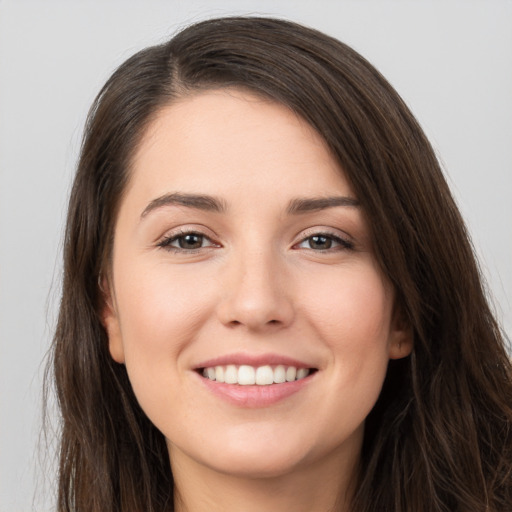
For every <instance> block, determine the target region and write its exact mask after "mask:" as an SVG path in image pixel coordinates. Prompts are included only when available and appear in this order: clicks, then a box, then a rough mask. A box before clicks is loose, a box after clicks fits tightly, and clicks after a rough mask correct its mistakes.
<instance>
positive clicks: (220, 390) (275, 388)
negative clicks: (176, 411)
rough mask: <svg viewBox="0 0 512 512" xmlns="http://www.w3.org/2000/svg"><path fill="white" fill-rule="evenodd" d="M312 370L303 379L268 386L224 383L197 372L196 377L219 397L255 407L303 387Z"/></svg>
mask: <svg viewBox="0 0 512 512" xmlns="http://www.w3.org/2000/svg"><path fill="white" fill-rule="evenodd" d="M316 373H317V372H314V373H312V374H310V375H308V376H307V377H304V378H303V379H299V380H294V381H293V382H283V383H282V384H270V385H268V386H241V385H240V384H226V383H224V382H217V381H215V380H210V379H207V378H205V377H203V376H201V375H199V374H197V376H198V378H199V379H201V382H202V383H203V384H204V385H205V386H206V388H207V389H208V390H209V391H211V392H212V393H213V394H214V395H216V396H218V397H219V398H221V399H223V400H226V401H227V402H229V403H231V404H234V405H237V406H239V407H248V408H257V407H269V406H271V405H274V404H276V403H278V402H280V401H282V400H285V399H286V398H288V397H290V396H292V395H294V394H295V393H298V392H299V391H301V390H302V389H304V388H305V387H306V386H307V385H308V384H309V383H310V382H311V379H312V378H313V377H314V376H315V375H316Z"/></svg>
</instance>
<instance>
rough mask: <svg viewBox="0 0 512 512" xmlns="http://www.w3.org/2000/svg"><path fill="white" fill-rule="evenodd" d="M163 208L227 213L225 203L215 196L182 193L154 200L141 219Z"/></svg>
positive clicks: (166, 195) (165, 195)
mask: <svg viewBox="0 0 512 512" xmlns="http://www.w3.org/2000/svg"><path fill="white" fill-rule="evenodd" d="M163 206H186V207H187V208H195V209H197V210H204V211H206V212H216V213H222V212H225V211H226V205H225V203H224V201H222V200H221V199H218V198H216V197H213V196H207V195H202V194H184V193H182V192H174V193H172V194H164V195H163V196H160V197H157V198H156V199H153V200H152V201H151V202H150V203H149V204H148V205H147V206H146V208H144V211H143V212H142V213H141V215H140V217H141V219H143V218H144V217H146V216H147V215H148V214H149V213H151V212H152V211H153V210H156V209H157V208H162V207H163Z"/></svg>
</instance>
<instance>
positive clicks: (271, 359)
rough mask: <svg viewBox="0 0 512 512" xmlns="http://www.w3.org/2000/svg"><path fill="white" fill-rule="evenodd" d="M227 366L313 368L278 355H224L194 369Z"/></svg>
mask: <svg viewBox="0 0 512 512" xmlns="http://www.w3.org/2000/svg"><path fill="white" fill-rule="evenodd" d="M229 364H234V365H237V366H241V365H247V366H254V367H258V366H265V365H270V366H278V365H283V366H295V367H296V368H315V366H314V365H311V364H308V363H305V362H303V361H299V360H298V359H294V358H292V357H288V356H284V355H279V354H257V355H254V354H253V355H251V354H242V353H235V354H226V355H223V356H219V357H215V358H213V359H208V360H206V361H202V362H200V363H199V364H197V365H194V368H195V369H196V370H197V369H200V368H211V367H213V366H226V365H229Z"/></svg>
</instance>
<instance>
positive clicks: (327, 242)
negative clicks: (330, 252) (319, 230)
mask: <svg viewBox="0 0 512 512" xmlns="http://www.w3.org/2000/svg"><path fill="white" fill-rule="evenodd" d="M309 245H310V247H311V248H312V249H330V248H331V245H332V240H331V239H330V238H329V237H327V236H322V235H315V236H312V237H311V240H310V242H309Z"/></svg>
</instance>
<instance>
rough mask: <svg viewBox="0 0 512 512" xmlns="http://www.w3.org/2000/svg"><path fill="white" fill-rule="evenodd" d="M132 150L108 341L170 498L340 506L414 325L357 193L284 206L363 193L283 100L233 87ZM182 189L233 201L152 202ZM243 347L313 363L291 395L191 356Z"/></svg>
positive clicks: (192, 506)
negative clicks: (222, 383) (163, 465)
mask: <svg viewBox="0 0 512 512" xmlns="http://www.w3.org/2000/svg"><path fill="white" fill-rule="evenodd" d="M132 163H133V166H132V176H131V179H130V183H129V185H128V187H127V190H126V191H125V195H124V197H123V200H122V203H121V207H120V211H119V216H118V219H117V224H116V228H115V237H114V250H113V260H112V261H113V263H112V269H111V273H110V276H109V278H108V282H106V283H105V285H106V287H107V288H108V290H109V292H108V297H107V301H106V305H105V309H104V313H103V318H104V324H105V327H106V329H107V332H108V335H109V343H110V352H111V355H112V357H113V358H114V359H115V360H116V361H117V362H119V363H123V364H125V365H126V368H127V371H128V374H129V377H130V380H131V383H132V385H133V389H134V391H135V394H136V396H137V398H138V400H139V402H140V405H141V406H142V408H143V410H144V411H145V412H146V414H147V415H148V417H149V418H150V419H151V421H152V422H153V423H154V424H155V425H156V426H157V428H158V429H160V430H161V432H162V433H163V434H164V435H165V437H166V439H167V444H168V448H169V453H170V459H171V465H172V471H173V475H174V477H175V481H176V489H177V493H176V506H177V509H178V510H180V511H184V510H194V511H202V510H208V511H209V512H211V511H212V510H213V511H216V510H219V511H220V510H222V511H230V510H233V511H235V510H237V511H239V510H244V511H247V512H249V511H252V510H254V511H256V510H258V511H261V510H265V509H266V510H295V511H302V510H304V511H314V510H319V511H320V510H322V511H325V510H330V509H331V508H332V507H333V506H335V504H336V506H338V507H341V510H343V509H345V507H346V504H347V503H348V501H349V499H350V493H351V489H352V487H351V485H352V484H353V482H354V478H355V475H356V467H357V463H358V460H359V455H360V450H361V443H362V439H363V429H364V420H365V418H366V416H367V415H368V413H369V411H370V410H371V408H372V407H373V405H374V404H375V402H376V400H377V398H378V395H379V392H380V390H381V387H382V383H383V380H384V377H385V373H386V368H387V363H388V361H389V359H390V358H400V357H405V356H407V355H408V354H409V353H410V350H411V336H410V333H409V332H408V330H407V329H405V328H404V327H403V326H402V325H401V322H400V321H399V315H398V314H397V313H396V312H395V311H394V306H393V304H394V300H393V298H394V295H393V290H392V287H391V286H390V284H389V283H388V281H387V280H386V279H385V277H384V276H383V275H382V272H381V271H380V269H379V267H378V266H377V264H376V262H375V258H374V255H373V251H372V242H371V239H370V236H369V228H368V225H367V223H366V220H365V216H364V212H363V211H362V209H361V208H360V207H359V206H357V205H353V204H349V205H340V206H330V207H326V208H318V209H315V210H307V211H302V212H300V213H297V212H295V213H290V212H289V211H288V210H289V206H290V202H293V200H296V199H298V198H299V199H303V198H326V197H345V198H350V199H352V200H354V201H356V200H357V198H356V197H355V195H354V194H353V191H352V190H351V187H350V184H349V183H348V181H347V179H346V178H345V176H344V174H343V171H342V170H341V169H340V168H339V165H338V164H337V163H336V161H335V160H334V159H333V157H332V155H331V154H330V152H329V151H328V149H327V147H326V145H325V143H324V142H323V139H322V138H321V137H320V136H319V135H318V134H317V133H316V132H315V131H314V130H313V129H312V128H311V127H310V126H309V125H308V124H307V123H305V122H304V121H302V120H301V119H299V118H298V117H297V116H296V115H295V114H293V113H292V112H291V111H290V110H289V109H287V108H286V107H284V106H282V105H279V104H276V103H273V102H270V101H267V100H263V99H261V98H258V97H256V96H253V95H251V94H249V93H246V92H241V91H236V90H220V91H209V92H202V93H198V94H195V95H192V96H188V97H186V98H184V99H181V100H179V101H178V102H174V103H173V104H172V105H170V106H167V107H165V108H163V109H162V110H161V111H160V112H159V114H158V116H157V117H156V118H155V119H154V121H153V122H152V124H151V125H150V127H149V129H148V131H147V132H146V133H145V136H144V138H143V140H142V143H141V144H140V146H139V148H138V150H137V153H136V155H135V157H134V160H133V162H132ZM176 193H180V194H195V195H198V194H200V195H207V196H213V197H215V198H216V199H217V200H219V202H220V203H221V205H222V206H223V207H224V211H221V212H220V211H207V210H204V209H203V208H197V207H192V206H186V205H182V204H170V203H169V201H167V202H166V201H164V200H159V201H156V202H155V200H156V199H158V198H162V197H163V196H166V195H168V194H176ZM196 206H197V205H196ZM187 232H194V233H196V234H198V235H202V237H203V238H201V237H196V238H194V240H195V241H196V242H197V243H198V244H199V247H198V248H196V249H189V248H188V247H190V246H186V245H185V248H183V247H182V248H180V247H179V244H180V241H181V243H183V242H184V241H186V240H185V239H184V238H183V233H187ZM318 233H320V234H323V236H324V237H326V238H325V239H324V240H323V242H325V243H324V244H323V245H322V244H318V243H317V244H315V243H314V242H315V240H317V239H314V238H312V237H313V236H314V235H315V234H318ZM180 236H181V238H179V237H180ZM196 236H197V235H196ZM177 237H178V238H177ZM317 241H318V240H317ZM163 244H167V245H166V246H165V247H163V246H162V245H163ZM329 245H330V247H329ZM233 353H237V354H244V355H250V356H258V355H261V354H277V355H278V356H287V357H292V358H294V359H298V360H300V361H303V362H306V363H307V364H308V366H310V367H312V368H315V369H316V370H317V371H316V372H315V373H314V374H313V375H312V376H311V377H310V378H309V380H308V381H307V384H306V385H303V386H302V387H301V388H300V390H299V391H298V392H296V393H294V394H292V395H291V396H289V397H287V398H285V399H282V400H279V401H278V402H276V403H273V404H271V405H269V406H266V407H246V406H243V405H240V404H239V405H237V404H233V403H231V402H229V401H226V400H224V399H222V398H219V396H217V395H215V394H213V393H211V392H210V390H209V389H208V388H207V387H206V386H205V385H204V382H203V378H202V377H200V376H199V374H198V373H197V371H196V369H197V365H198V364H199V363H200V362H204V361H207V360H209V359H212V358H215V357H219V356H225V355H229V354H233Z"/></svg>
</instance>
